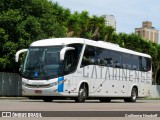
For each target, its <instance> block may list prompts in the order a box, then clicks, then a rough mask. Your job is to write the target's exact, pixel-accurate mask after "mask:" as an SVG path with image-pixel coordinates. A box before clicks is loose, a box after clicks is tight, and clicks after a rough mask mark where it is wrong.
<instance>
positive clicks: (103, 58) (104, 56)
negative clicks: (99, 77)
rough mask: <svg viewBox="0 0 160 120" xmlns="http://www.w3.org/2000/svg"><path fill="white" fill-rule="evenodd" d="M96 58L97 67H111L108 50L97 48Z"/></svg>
mask: <svg viewBox="0 0 160 120" xmlns="http://www.w3.org/2000/svg"><path fill="white" fill-rule="evenodd" d="M97 56H98V58H99V65H102V66H110V65H111V58H110V55H109V50H107V49H103V48H97Z"/></svg>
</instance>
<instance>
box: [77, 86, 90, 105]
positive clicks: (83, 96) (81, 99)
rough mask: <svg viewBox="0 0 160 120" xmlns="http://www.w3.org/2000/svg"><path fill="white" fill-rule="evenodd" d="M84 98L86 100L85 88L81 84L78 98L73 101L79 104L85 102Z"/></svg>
mask: <svg viewBox="0 0 160 120" xmlns="http://www.w3.org/2000/svg"><path fill="white" fill-rule="evenodd" d="M86 98H87V88H86V86H85V84H83V85H81V87H80V88H79V92H78V97H77V98H75V101H76V102H79V103H83V102H85V100H86Z"/></svg>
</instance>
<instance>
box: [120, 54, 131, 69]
mask: <svg viewBox="0 0 160 120" xmlns="http://www.w3.org/2000/svg"><path fill="white" fill-rule="evenodd" d="M131 67H132V59H131V55H130V54H127V53H122V68H124V69H131Z"/></svg>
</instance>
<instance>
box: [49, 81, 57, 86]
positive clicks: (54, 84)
mask: <svg viewBox="0 0 160 120" xmlns="http://www.w3.org/2000/svg"><path fill="white" fill-rule="evenodd" d="M57 84H58V83H57V82H53V83H51V84H50V86H56V85H57Z"/></svg>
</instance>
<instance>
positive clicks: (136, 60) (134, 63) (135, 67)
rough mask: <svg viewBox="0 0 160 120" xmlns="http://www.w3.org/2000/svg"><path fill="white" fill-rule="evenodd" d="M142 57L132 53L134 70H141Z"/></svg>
mask: <svg viewBox="0 0 160 120" xmlns="http://www.w3.org/2000/svg"><path fill="white" fill-rule="evenodd" d="M139 59H140V58H139V57H138V56H136V55H132V69H133V70H139V66H140V62H139V61H140V60H139Z"/></svg>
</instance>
